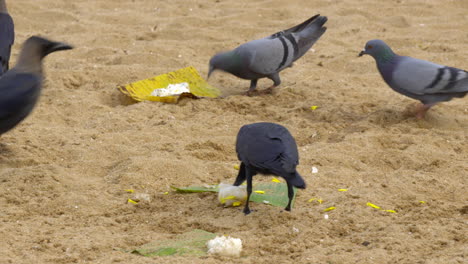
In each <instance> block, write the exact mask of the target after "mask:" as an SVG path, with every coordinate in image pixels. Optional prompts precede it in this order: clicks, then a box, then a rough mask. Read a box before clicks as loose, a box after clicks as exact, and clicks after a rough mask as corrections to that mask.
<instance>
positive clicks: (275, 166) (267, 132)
mask: <svg viewBox="0 0 468 264" xmlns="http://www.w3.org/2000/svg"><path fill="white" fill-rule="evenodd" d="M236 152H237V157H238V158H239V160H240V161H241V165H240V169H239V174H238V175H237V178H236V181H235V182H234V186H239V185H241V184H242V183H243V182H244V181H245V180H247V201H246V203H245V207H244V214H249V213H250V208H249V199H250V194H251V193H252V177H253V176H254V175H256V174H257V173H260V174H272V175H277V176H280V177H283V178H284V179H285V180H286V183H287V185H288V197H289V203H288V205H287V206H286V208H285V210H287V211H291V202H292V199H293V196H294V190H293V186H294V187H297V188H301V189H305V187H306V184H305V182H304V180H303V179H302V177H301V175H299V173H298V172H297V171H296V166H297V165H298V164H299V154H298V152H297V145H296V141H295V140H294V138H293V137H292V136H291V134H290V133H289V131H288V130H287V129H286V128H285V127H283V126H281V125H278V124H274V123H254V124H249V125H245V126H243V127H241V129H240V130H239V133H238V134H237V142H236Z"/></svg>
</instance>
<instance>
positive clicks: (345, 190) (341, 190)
mask: <svg viewBox="0 0 468 264" xmlns="http://www.w3.org/2000/svg"><path fill="white" fill-rule="evenodd" d="M338 191H339V192H347V191H348V189H338Z"/></svg>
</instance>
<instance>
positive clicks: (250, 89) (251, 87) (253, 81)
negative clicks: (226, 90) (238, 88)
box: [245, 79, 258, 96]
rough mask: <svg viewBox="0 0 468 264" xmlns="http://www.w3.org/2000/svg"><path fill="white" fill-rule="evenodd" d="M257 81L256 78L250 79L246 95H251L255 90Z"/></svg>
mask: <svg viewBox="0 0 468 264" xmlns="http://www.w3.org/2000/svg"><path fill="white" fill-rule="evenodd" d="M257 82H258V79H254V80H251V81H250V87H249V90H248V91H247V92H246V93H245V94H246V95H248V96H252V95H253V92H254V91H255V89H257Z"/></svg>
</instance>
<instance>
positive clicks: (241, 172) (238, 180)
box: [233, 162, 245, 186]
mask: <svg viewBox="0 0 468 264" xmlns="http://www.w3.org/2000/svg"><path fill="white" fill-rule="evenodd" d="M244 181H245V164H244V162H241V165H240V168H239V174H237V178H236V181H235V182H234V184H233V185H234V186H239V185H241V184H242V183H243V182H244Z"/></svg>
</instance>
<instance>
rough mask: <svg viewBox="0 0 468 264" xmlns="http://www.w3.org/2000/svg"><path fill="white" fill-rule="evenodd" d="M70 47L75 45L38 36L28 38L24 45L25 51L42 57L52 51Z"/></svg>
mask: <svg viewBox="0 0 468 264" xmlns="http://www.w3.org/2000/svg"><path fill="white" fill-rule="evenodd" d="M69 49H73V47H72V46H70V45H68V44H66V43H62V42H55V41H50V40H48V39H45V38H42V37H38V36H32V37H30V38H28V39H27V40H26V42H25V43H24V45H23V51H25V52H26V53H29V54H31V55H32V54H34V55H36V56H37V55H39V57H40V58H41V59H42V58H44V57H45V56H47V55H48V54H50V53H52V52H55V51H59V50H69Z"/></svg>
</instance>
